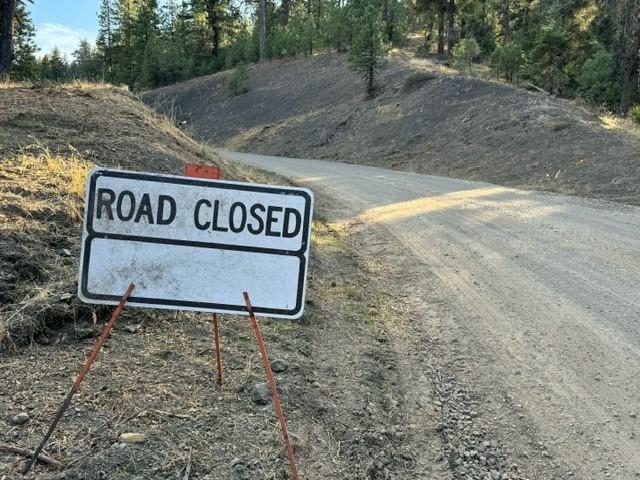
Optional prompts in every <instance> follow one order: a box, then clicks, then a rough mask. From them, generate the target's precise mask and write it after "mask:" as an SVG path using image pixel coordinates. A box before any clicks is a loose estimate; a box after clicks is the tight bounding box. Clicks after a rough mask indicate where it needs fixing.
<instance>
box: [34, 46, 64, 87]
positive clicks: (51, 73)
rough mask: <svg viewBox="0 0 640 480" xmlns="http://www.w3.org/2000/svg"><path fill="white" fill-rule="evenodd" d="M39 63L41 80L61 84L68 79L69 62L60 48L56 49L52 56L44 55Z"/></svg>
mask: <svg viewBox="0 0 640 480" xmlns="http://www.w3.org/2000/svg"><path fill="white" fill-rule="evenodd" d="M38 63H39V67H38V70H39V77H40V78H41V79H43V80H48V81H51V82H61V81H64V80H66V79H67V73H68V68H67V60H66V58H65V57H64V55H62V52H60V49H59V48H58V47H55V48H54V49H53V50H52V51H51V53H50V54H46V55H44V56H43V57H42V59H40V61H39V62H38Z"/></svg>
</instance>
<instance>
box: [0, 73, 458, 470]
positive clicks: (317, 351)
mask: <svg viewBox="0 0 640 480" xmlns="http://www.w3.org/2000/svg"><path fill="white" fill-rule="evenodd" d="M52 115H53V116H55V118H54V117H52ZM82 119H84V120H82ZM0 132H1V134H0V152H1V160H2V163H1V165H0V182H1V183H0V185H1V186H2V188H1V190H0V242H1V244H0V252H2V256H1V257H0V258H1V260H2V262H1V263H0V275H1V276H2V279H3V282H4V283H3V284H2V289H1V290H0V293H2V295H3V301H2V305H1V306H0V327H1V328H0V333H1V335H0V338H1V340H0V345H1V346H2V349H1V350H0V479H3V480H5V479H13V478H16V479H17V478H24V477H22V476H21V475H20V474H19V471H20V469H21V467H22V465H23V462H24V458H23V457H21V456H20V455H16V454H14V453H9V452H7V451H5V450H3V448H2V447H3V445H9V446H15V447H20V448H26V449H32V448H34V447H35V446H36V445H37V444H38V443H39V441H40V439H41V438H42V436H43V435H44V433H45V431H46V429H47V427H48V425H49V423H50V421H51V419H52V418H53V415H54V414H55V412H56V411H57V409H58V407H59V405H60V403H61V401H62V399H63V398H64V395H65V394H66V392H67V391H68V389H69V388H70V386H71V384H72V381H73V379H74V378H75V375H76V374H77V372H78V370H79V368H80V366H81V364H82V362H83V360H84V359H85V358H86V355H87V353H88V352H89V350H90V349H91V347H92V345H93V343H94V342H95V340H96V336H97V334H98V333H99V330H100V327H101V326H102V323H103V321H104V318H105V317H106V315H107V314H108V313H109V310H108V309H94V308H92V307H89V306H84V305H82V304H80V302H78V300H77V299H76V298H75V278H76V272H77V257H78V253H79V248H78V247H79V241H80V223H79V218H80V215H79V210H78V209H79V208H81V202H82V198H81V196H82V193H81V191H79V190H78V189H77V188H76V187H75V186H74V184H75V183H77V180H78V178H80V179H82V172H83V171H86V170H83V169H86V168H87V167H88V166H90V165H91V164H93V163H97V164H102V165H109V166H122V167H126V168H131V169H137V170H146V171H163V172H170V173H180V172H181V171H182V168H183V164H184V162H185V161H189V162H199V163H217V164H218V165H221V166H222V167H223V169H224V171H225V174H226V175H227V176H228V177H231V178H237V179H245V180H254V181H256V180H257V181H261V182H267V181H273V180H274V178H273V177H265V176H264V175H263V174H261V173H259V172H256V171H253V170H250V169H238V168H236V167H234V166H233V165H231V164H229V163H226V162H224V161H222V160H221V159H220V158H219V157H217V156H216V155H215V154H213V153H212V152H211V150H209V149H207V148H206V147H202V146H200V145H198V144H196V143H195V142H193V141H192V140H190V139H189V138H188V137H186V136H185V135H183V134H182V133H181V132H180V131H178V130H177V129H176V128H174V127H173V126H172V125H171V124H170V122H166V121H164V120H163V119H162V118H160V117H158V116H156V115H155V114H153V113H152V112H151V111H149V110H148V109H146V108H144V107H143V106H142V104H141V103H139V102H137V101H136V99H135V98H134V97H132V96H131V95H130V94H128V93H127V92H123V91H120V90H114V89H111V88H96V87H88V86H76V87H54V88H50V87H35V88H22V87H17V88H7V87H5V88H0ZM31 145H37V146H36V147H31ZM277 181H281V180H277ZM317 201H318V205H317V214H316V216H317V217H319V220H318V221H316V223H315V225H314V234H313V236H314V238H313V247H312V262H311V276H310V285H309V294H308V300H307V305H306V313H305V315H304V316H303V318H302V319H301V320H300V321H299V322H286V321H268V320H265V321H263V322H261V323H262V328H263V334H264V336H265V338H266V341H267V347H268V349H269V351H270V354H271V357H272V359H283V360H285V361H286V362H287V363H288V365H289V366H288V369H287V370H286V371H285V372H283V373H279V374H278V375H277V378H278V384H279V388H280V391H281V395H282V400H283V405H284V408H285V411H286V413H287V418H288V422H289V427H290V430H291V433H292V437H293V439H294V444H295V448H296V453H297V457H298V462H299V466H300V469H301V472H302V475H303V478H309V479H314V478H315V479H327V478H332V479H333V478H335V479H354V478H361V479H398V480H399V479H406V478H433V479H440V478H443V479H445V478H451V472H450V470H449V466H448V462H447V459H446V458H445V456H444V453H443V450H442V448H441V437H440V434H439V433H438V431H437V429H436V418H435V417H434V418H431V417H428V418H425V419H423V420H424V421H416V419H415V417H414V415H413V412H414V410H415V408H414V405H415V401H414V400H413V399H412V397H411V395H410V394H409V393H408V392H410V391H411V379H410V378H405V377H404V375H403V374H402V369H401V368H400V365H399V364H398V362H399V360H398V354H397V351H396V350H395V348H394V343H393V341H392V335H391V332H392V328H395V327H394V325H395V324H396V323H395V322H400V321H402V320H401V319H402V318H404V317H403V315H404V313H403V312H402V311H396V310H395V309H394V308H392V307H391V306H390V302H389V298H388V296H387V295H385V294H384V293H383V292H382V290H380V289H379V286H378V285H377V284H375V283H374V282H371V281H370V279H369V275H368V271H367V269H366V266H365V265H364V264H360V263H359V261H358V260H357V259H356V258H355V257H354V255H353V254H352V252H353V251H354V249H356V248H357V245H355V244H352V243H351V240H350V237H349V235H348V232H346V231H344V230H343V229H341V228H339V227H337V226H334V225H331V224H327V223H326V222H324V221H322V218H323V212H324V211H325V209H326V208H327V205H326V199H324V198H323V197H319V198H317ZM25 265H26V266H27V267H28V268H27V267H24V268H23V266H25ZM23 271H28V272H32V274H30V275H22V273H21V272H23ZM16 319H19V320H20V321H19V322H17V321H16ZM221 328H222V348H223V363H224V384H223V386H222V388H218V387H217V386H216V384H215V370H214V361H213V352H212V350H213V348H212V347H213V345H212V338H211V325H210V318H209V317H208V316H207V315H196V314H187V313H175V312H166V311H147V310H139V309H125V312H124V313H123V315H122V316H121V318H120V320H119V323H118V324H117V325H116V327H115V329H114V331H113V332H112V335H111V337H110V339H109V340H108V341H107V344H106V346H105V348H104V350H103V351H102V352H101V353H100V355H99V356H98V360H97V362H96V364H95V365H94V367H93V369H92V371H91V372H90V374H89V375H88V377H87V378H86V380H85V382H84V383H83V385H82V388H81V391H80V392H79V393H78V394H77V396H76V397H75V400H74V402H73V403H72V406H71V408H70V409H69V410H68V412H67V414H66V415H65V416H64V418H63V420H62V422H61V423H60V425H59V426H58V429H57V430H56V432H55V434H54V435H53V437H52V439H51V441H50V442H49V444H48V445H47V448H46V450H45V452H46V453H47V454H48V455H50V456H52V457H53V458H55V459H56V460H59V461H61V462H62V463H63V468H62V469H61V470H58V471H56V470H53V469H51V468H50V467H46V466H43V465H36V466H35V469H34V470H33V471H32V473H31V474H30V475H29V476H28V477H27V478H38V479H87V480H89V479H91V480H93V479H100V478H105V479H147V478H149V479H161V478H184V479H189V478H191V479H206V478H208V479H218V478H229V479H283V478H287V475H288V474H287V472H288V466H287V463H286V456H285V454H284V449H283V447H282V442H281V439H280V432H279V429H278V424H277V421H276V417H275V414H274V411H273V406H272V405H270V404H269V405H258V404H256V403H254V402H253V401H252V399H251V391H252V389H253V387H254V386H255V385H256V384H258V383H261V382H263V381H264V380H263V378H264V374H263V372H262V370H261V368H262V367H261V364H260V359H259V354H258V351H257V347H256V345H255V343H254V340H253V334H252V331H251V328H250V325H249V324H248V321H247V319H246V318H245V317H232V316H229V317H227V316H225V317H223V318H222V321H221ZM430 396H431V393H430V391H426V392H425V393H424V394H422V395H421V401H423V402H425V404H430V402H431V397H430ZM19 413H26V414H27V416H28V419H27V420H26V421H25V422H24V423H17V422H16V421H15V417H16V415H17V414H19ZM123 433H141V434H144V435H145V438H146V439H145V441H144V442H143V443H125V442H123V441H122V440H121V435H122V434H123Z"/></svg>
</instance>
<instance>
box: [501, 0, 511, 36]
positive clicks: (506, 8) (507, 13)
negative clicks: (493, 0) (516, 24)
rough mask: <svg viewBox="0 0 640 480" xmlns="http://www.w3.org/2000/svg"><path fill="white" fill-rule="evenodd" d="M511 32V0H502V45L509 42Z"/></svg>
mask: <svg viewBox="0 0 640 480" xmlns="http://www.w3.org/2000/svg"><path fill="white" fill-rule="evenodd" d="M510 34H511V6H510V5H509V0H502V45H506V44H507V43H508V42H509V35H510Z"/></svg>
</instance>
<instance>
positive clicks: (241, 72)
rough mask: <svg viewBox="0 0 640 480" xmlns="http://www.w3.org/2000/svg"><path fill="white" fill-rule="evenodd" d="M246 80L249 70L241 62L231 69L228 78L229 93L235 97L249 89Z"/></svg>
mask: <svg viewBox="0 0 640 480" xmlns="http://www.w3.org/2000/svg"><path fill="white" fill-rule="evenodd" d="M247 80H249V70H248V69H247V66H246V65H245V64H242V63H241V64H239V65H238V66H237V67H236V68H234V69H233V73H232V74H231V78H230V79H229V93H230V94H231V96H232V97H237V96H238V95H242V94H243V93H247V92H248V91H249V88H248V87H247Z"/></svg>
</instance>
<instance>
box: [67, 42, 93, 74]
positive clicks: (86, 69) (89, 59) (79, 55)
mask: <svg viewBox="0 0 640 480" xmlns="http://www.w3.org/2000/svg"><path fill="white" fill-rule="evenodd" d="M73 58H74V60H73V62H72V63H71V65H70V66H69V73H70V75H71V76H72V77H73V78H76V79H82V80H91V81H96V80H97V79H98V78H99V77H100V76H101V68H100V65H99V54H98V53H97V52H96V50H95V49H94V48H93V47H92V46H91V44H90V43H89V42H88V41H87V40H86V39H85V40H82V41H81V42H80V45H79V46H78V48H77V49H76V50H75V51H74V52H73Z"/></svg>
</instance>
